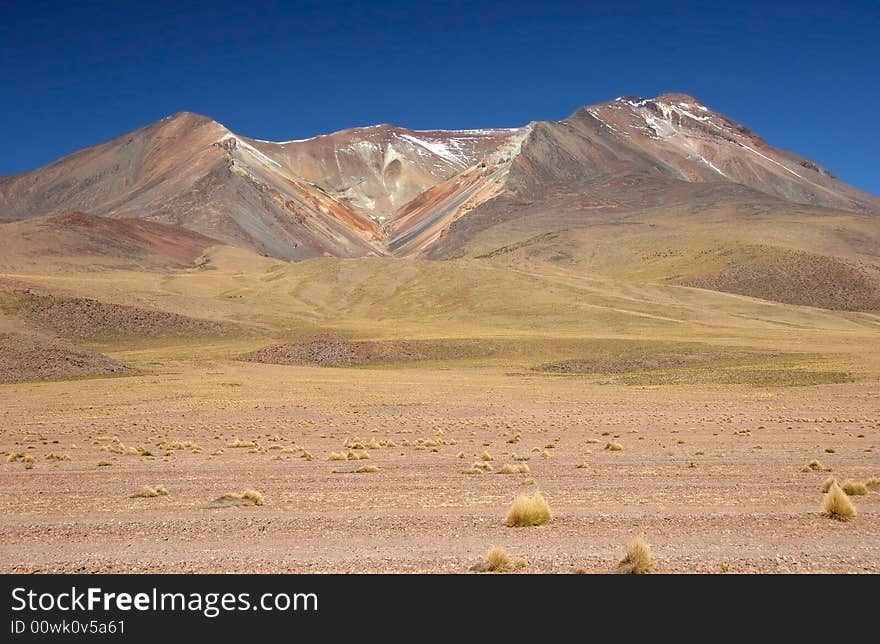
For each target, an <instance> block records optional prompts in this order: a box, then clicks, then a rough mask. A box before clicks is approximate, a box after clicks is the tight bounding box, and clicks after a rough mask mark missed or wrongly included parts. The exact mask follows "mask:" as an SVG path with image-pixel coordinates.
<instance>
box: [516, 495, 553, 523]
mask: <svg viewBox="0 0 880 644" xmlns="http://www.w3.org/2000/svg"><path fill="white" fill-rule="evenodd" d="M552 518H553V517H552V515H551V513H550V506H549V505H547V502H546V501H545V500H544V497H543V496H541V492H540V490H535V492H534V493H533V494H531V495H528V494H520V495H519V496H518V497H516V499H514V501H513V504H511V506H510V510H508V512H507V517H506V518H505V519H504V524H505V525H506V526H508V527H526V526H538V525H544V524H545V523H548V522H549V521H550V519H552Z"/></svg>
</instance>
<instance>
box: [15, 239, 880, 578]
mask: <svg viewBox="0 0 880 644" xmlns="http://www.w3.org/2000/svg"><path fill="white" fill-rule="evenodd" d="M602 243H604V244H610V238H609V239H605V240H604V241H603V242H602ZM520 259H521V260H522V261H519V262H516V263H515V264H512V263H510V262H508V260H510V258H509V257H508V256H506V255H505V256H502V257H499V258H497V259H492V260H474V259H461V260H456V261H453V262H444V263H436V262H422V261H420V260H406V261H403V260H393V259H384V258H383V259H366V260H332V259H317V260H310V261H307V262H302V263H300V264H286V263H283V262H278V261H275V260H271V259H267V258H260V257H257V256H255V255H253V254H250V253H246V252H244V251H237V250H233V249H229V248H215V249H212V250H211V251H209V252H208V253H207V255H206V257H205V261H204V262H202V263H201V264H202V266H203V267H202V268H199V269H189V270H182V271H175V272H165V273H160V272H155V273H146V272H139V271H133V270H125V269H119V268H115V269H107V270H92V271H88V272H87V271H85V270H70V271H64V272H58V271H49V270H46V271H45V272H37V271H36V269H33V270H31V271H30V272H27V273H23V272H19V273H8V274H6V275H2V276H0V279H6V280H15V281H16V282H18V283H24V284H26V285H28V286H31V287H33V288H36V289H44V290H46V291H49V292H52V293H58V294H64V295H70V296H76V297H91V298H95V299H99V300H102V301H106V302H114V303H119V304H130V305H136V306H141V307H145V308H154V309H161V310H164V311H168V312H174V313H180V314H183V315H190V316H193V315H197V316H198V317H203V318H206V319H210V320H214V321H223V322H234V323H236V324H239V325H242V326H243V328H245V331H242V332H241V333H236V334H233V335H225V336H216V337H213V336H200V337H197V338H196V337H194V338H173V337H152V338H137V337H126V338H118V337H112V336H105V337H98V338H92V339H90V340H88V341H87V342H82V344H84V345H85V346H88V347H89V348H91V349H94V350H97V351H100V352H103V353H106V354H107V355H109V356H110V357H112V358H114V359H116V360H120V361H122V362H125V363H126V364H129V365H131V366H132V367H134V369H135V372H134V374H133V375H130V376H125V377H114V378H95V379H89V380H83V379H71V380H58V381H52V382H36V381H34V382H20V383H14V384H0V451H2V452H3V456H5V458H3V459H2V462H0V468H2V470H3V473H4V477H3V479H2V481H0V509H2V516H3V519H2V522H0V569H2V570H4V571H9V570H13V569H16V570H41V571H46V570H50V569H53V566H54V567H55V568H57V569H63V570H79V569H82V570H88V571H125V570H138V571H150V570H156V571H162V570H174V571H186V570H201V571H205V570H222V571H239V572H257V571H289V570H290V571H342V570H346V571H348V570H352V571H447V572H461V571H463V570H466V569H467V567H468V566H469V565H471V564H472V563H473V561H474V560H476V559H477V558H479V557H483V556H484V553H485V552H486V547H487V545H489V544H492V543H504V544H505V545H506V546H507V547H508V548H510V550H511V552H515V553H517V554H521V555H523V556H525V557H527V558H528V567H527V569H526V571H528V572H532V571H535V572H544V571H553V572H570V571H572V570H573V569H574V568H575V567H577V566H580V567H586V569H587V570H590V571H597V572H604V571H608V570H609V569H612V568H613V567H614V564H615V562H616V561H617V560H618V558H619V556H620V552H619V549H620V545H621V544H623V543H627V542H628V540H629V539H630V538H631V535H633V534H643V535H644V537H645V539H647V540H648V541H650V543H651V544H652V545H651V552H649V553H647V555H646V554H645V553H646V551H642V549H641V548H640V547H635V546H634V547H632V548H631V550H632V552H629V550H628V555H629V556H630V558H629V561H628V563H627V564H626V566H624V567H627V566H630V567H632V569H633V570H632V572H635V571H636V568H638V569H639V570H640V571H641V570H643V569H646V568H647V567H649V566H648V565H647V561H648V560H650V561H651V562H654V561H656V570H658V571H662V572H691V571H700V572H718V571H721V570H728V569H729V570H731V571H732V572H750V571H760V570H766V569H767V567H768V566H769V569H770V570H775V571H785V572H791V571H804V570H807V571H850V570H853V569H857V570H867V571H873V572H880V568H878V566H880V564H878V562H880V550H878V546H877V545H876V544H877V543H880V534H878V532H877V527H876V526H877V525H878V522H877V521H876V517H877V512H878V511H880V505H878V499H880V495H878V494H877V493H876V491H875V490H876V488H877V479H876V477H877V475H880V472H878V468H877V450H878V449H880V409H878V407H877V403H876V401H877V400H878V395H880V388H878V382H880V381H878V375H880V354H878V351H877V350H876V347H878V346H880V342H878V339H880V316H878V315H876V314H873V313H853V312H834V311H828V310H823V309H816V308H809V307H798V306H790V305H784V304H778V303H773V302H767V301H762V300H756V299H754V298H749V297H745V296H741V295H731V294H723V293H717V292H712V291H706V290H702V289H696V288H688V287H684V286H681V285H678V284H675V283H671V282H664V281H662V280H659V278H658V276H660V275H661V274H662V273H663V271H660V270H659V269H657V272H656V273H652V274H649V272H650V271H649V270H648V268H643V269H639V270H640V271H641V272H639V274H638V275H633V274H632V271H629V272H628V270H625V266H627V265H628V264H627V262H626V258H619V260H618V259H615V260H613V261H612V260H607V261H606V263H608V265H607V266H605V267H604V269H603V270H604V272H598V273H592V272H590V271H588V270H586V268H587V265H586V264H584V265H581V264H572V265H571V266H566V265H565V264H564V263H562V264H560V263H555V264H553V263H549V262H546V261H543V260H542V258H541V255H540V254H537V255H535V256H531V257H529V256H521V257H520ZM669 261H672V260H669V259H668V258H667V257H665V256H664V257H660V258H658V259H657V260H656V263H661V264H664V266H665V264H668V263H669ZM676 261H678V260H676ZM682 261H684V260H682ZM705 261H706V262H715V261H717V258H716V257H712V258H709V259H706V260H705ZM609 262H610V263H609ZM615 262H616V263H615ZM653 262H654V260H651V262H649V264H652V263H653ZM611 264H614V266H611V267H610V268H609V266H610V265H611ZM666 268H668V267H666ZM666 268H664V271H665V270H666ZM652 270H653V269H652ZM646 271H647V272H646ZM18 324H19V320H18V319H17V318H13V317H12V316H11V314H9V313H5V314H2V313H0V332H8V331H13V330H15V329H17V328H18V326H17V325H18ZM32 330H33V331H34V332H35V333H39V329H32ZM326 331H330V332H334V333H336V334H338V335H339V336H341V337H344V338H352V339H358V340H398V339H426V340H436V341H450V342H454V341H459V340H468V341H475V342H477V344H478V348H479V349H480V350H479V351H476V352H471V353H468V355H466V356H465V357H457V358H449V359H443V358H438V359H434V360H427V361H424V360H423V361H413V362H409V363H393V364H368V365H363V366H358V367H351V368H328V367H319V366H309V365H296V366H282V365H275V364H262V363H253V362H242V361H238V360H236V359H235V358H236V357H237V356H240V355H242V354H245V353H247V352H250V351H254V350H256V349H258V348H260V347H263V346H266V345H268V344H271V343H275V342H289V341H296V340H304V339H308V338H310V337H311V336H313V335H314V334H316V333H318V332H326ZM572 361H574V362H572ZM548 364H549V365H554V368H556V367H555V366H558V365H562V366H561V367H559V369H561V370H556V371H554V370H553V369H550V370H548V369H547V368H544V369H542V368H541V367H542V366H546V365H548ZM573 364H574V365H575V367H574V368H571V365H573ZM567 369H571V370H567ZM829 450H830V451H829ZM817 456H821V457H822V461H821V462H820V461H819V460H818V459H817V458H816V457H817ZM337 461H339V462H342V461H345V462H346V463H347V462H349V461H351V462H350V463H348V464H347V465H344V464H343V465H342V467H343V469H333V468H334V467H340V463H338V462H337ZM364 461H366V462H367V463H369V465H364ZM526 462H527V464H526ZM468 464H471V465H468ZM829 471H832V472H833V473H834V474H835V476H839V477H840V479H841V480H842V481H844V483H843V484H841V485H843V486H845V485H846V482H847V480H849V482H850V483H851V485H852V486H855V485H856V483H858V482H859V481H865V483H864V484H859V485H863V487H864V488H866V489H867V491H868V493H867V494H864V495H862V496H859V497H857V502H858V504H859V510H858V512H859V513H858V516H850V517H849V518H850V519H851V520H849V521H845V522H843V521H841V522H837V521H826V520H824V519H823V518H822V516H821V515H822V513H823V512H824V513H826V514H827V515H828V516H832V517H834V518H841V517H845V516H846V515H847V511H846V503H850V504H851V503H852V501H851V500H850V499H849V497H848V493H847V492H846V491H845V489H841V485H837V484H835V485H832V484H831V483H828V484H827V487H826V489H824V490H823V492H824V493H825V494H826V498H827V495H829V494H832V492H834V494H833V496H832V498H831V500H830V501H826V502H825V503H824V506H825V507H820V505H822V501H821V498H820V497H819V493H818V489H819V488H820V486H822V483H821V481H822V480H823V478H824V477H825V476H827V474H825V473H826V472H829ZM342 472H345V473H352V474H354V473H357V472H360V473H363V474H370V475H369V476H342V475H337V474H341V473H342ZM462 472H464V473H466V474H473V476H465V475H462V474H461V473H462ZM494 472H497V473H500V474H507V475H506V476H483V474H490V473H494ZM514 474H522V475H528V476H529V478H528V479H526V480H523V479H524V478H525V477H524V476H515V475H514ZM156 481H162V482H163V486H157V487H153V485H152V484H151V485H149V486H147V487H144V483H145V482H148V483H149V482H156ZM164 486H167V490H170V492H171V493H170V494H167V495H164V494H162V493H161V492H159V491H158V490H159V487H162V488H163V489H165V487H164ZM142 488H143V489H142ZM538 489H540V492H537V491H536V490H538ZM852 489H856V488H855V487H853V488H852ZM858 489H859V491H861V488H858ZM134 490H141V492H142V494H135V495H132V491H134ZM256 490H259V492H256ZM835 490H839V491H840V494H837V493H836V492H835ZM150 491H155V492H156V494H155V495H154V494H152V492H150ZM249 491H253V494H251V493H249ZM143 492H147V493H146V494H143ZM545 495H546V500H544V499H545ZM841 495H843V496H842V498H841ZM159 496H161V497H162V498H156V497H159ZM142 497H143V498H142ZM258 498H259V503H258V502H257V499H258ZM519 498H523V499H525V501H515V502H514V506H515V508H518V509H517V511H516V512H512V515H513V517H508V516H506V515H505V512H507V510H508V508H509V507H510V504H511V501H512V500H513V499H519ZM144 499H150V500H144ZM541 501H543V503H542V502H541ZM547 501H549V502H550V503H551V504H552V521H549V519H550V516H551V513H550V510H549V507H548V506H547ZM517 503H518V505H517ZM257 506H259V507H257ZM513 509H514V508H511V511H512V510H513ZM505 523H508V524H510V525H537V524H540V523H543V524H544V525H543V526H542V527H541V528H534V529H524V530H512V529H509V528H508V527H507V526H506V525H505ZM742 534H748V535H749V538H750V542H749V544H745V545H744V544H743V542H742V539H740V538H739V537H738V535H742ZM453 536H454V538H453ZM96 543H97V544H98V545H97V546H96V545H95V544H96ZM365 544H370V546H369V547H367V546H366V545H365ZM371 548H373V549H371ZM771 550H772V552H773V553H774V554H776V553H778V554H779V558H778V559H776V560H773V561H772V562H769V563H768V561H767V553H768V552H770V551H771ZM841 553H843V556H841ZM492 559H493V561H495V564H492V565H495V566H496V568H495V569H496V570H508V571H509V570H513V569H515V568H516V567H517V566H516V565H515V564H512V563H510V562H512V561H513V560H514V559H515V558H511V557H508V560H509V563H508V564H504V565H500V566H499V565H498V561H499V560H502V563H503V557H501V555H500V554H498V553H496V554H495V555H493V557H492ZM487 565H490V564H487ZM487 569H488V568H487Z"/></svg>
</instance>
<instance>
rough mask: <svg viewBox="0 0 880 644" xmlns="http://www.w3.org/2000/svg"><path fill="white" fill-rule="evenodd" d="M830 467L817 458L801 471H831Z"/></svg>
mask: <svg viewBox="0 0 880 644" xmlns="http://www.w3.org/2000/svg"><path fill="white" fill-rule="evenodd" d="M830 471H831V468H830V467H825V466H824V465H822V463H820V462H819V461H817V460H816V459H815V458H814V459H813V460H812V461H810V462H809V463H807V464H806V465H804V466H803V467H802V468H801V472H830Z"/></svg>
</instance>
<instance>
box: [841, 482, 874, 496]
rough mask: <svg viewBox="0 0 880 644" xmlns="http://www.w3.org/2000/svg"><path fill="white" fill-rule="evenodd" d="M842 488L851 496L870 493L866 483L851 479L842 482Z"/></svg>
mask: <svg viewBox="0 0 880 644" xmlns="http://www.w3.org/2000/svg"><path fill="white" fill-rule="evenodd" d="M840 489H841V490H843V491H844V492H846V494H848V495H849V496H865V495H866V494H867V493H868V488H867V487H866V486H865V484H864V483H859V482H857V481H850V480H849V479H847V480H846V481H844V482H843V483H841V484H840Z"/></svg>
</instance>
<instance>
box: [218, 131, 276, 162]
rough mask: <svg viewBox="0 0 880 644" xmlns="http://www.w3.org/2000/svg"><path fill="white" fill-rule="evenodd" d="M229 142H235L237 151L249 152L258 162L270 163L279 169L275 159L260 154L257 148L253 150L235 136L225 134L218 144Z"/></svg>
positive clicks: (249, 145)
mask: <svg viewBox="0 0 880 644" xmlns="http://www.w3.org/2000/svg"><path fill="white" fill-rule="evenodd" d="M230 140H232V141H235V142H236V148H237V149H244V150H246V151H247V152H249V153H250V154H252V155H253V156H255V157H256V158H257V159H258V160H260V161H262V162H263V163H270V164H272V165H274V166H276V167H278V168H281V164H280V163H278V162H277V161H276V160H275V159H271V158H269V157H267V156H266V155H265V154H263V153H262V152H260V151H259V150H258V149H257V148H255V147H254V146H252V145H251V144H249V143H246V142H245V141H242V140H241V139H240V138H238V137H237V136H233V135H231V134H227V135H226V136H224V137H223V138H222V139H220V142H221V143H222V142H224V141H230Z"/></svg>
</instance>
